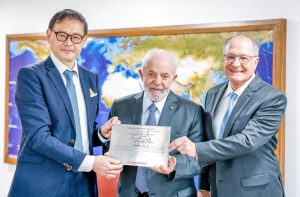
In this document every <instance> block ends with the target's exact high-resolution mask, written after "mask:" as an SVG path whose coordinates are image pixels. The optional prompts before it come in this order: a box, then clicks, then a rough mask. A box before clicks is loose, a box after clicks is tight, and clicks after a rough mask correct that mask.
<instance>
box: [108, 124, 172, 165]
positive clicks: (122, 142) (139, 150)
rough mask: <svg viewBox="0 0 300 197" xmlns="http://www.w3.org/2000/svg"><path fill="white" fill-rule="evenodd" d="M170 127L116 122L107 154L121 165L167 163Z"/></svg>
mask: <svg viewBox="0 0 300 197" xmlns="http://www.w3.org/2000/svg"><path fill="white" fill-rule="evenodd" d="M170 134H171V127H164V126H149V125H131V124H118V125H114V126H113V128H112V134H111V138H110V147H109V156H110V157H112V158H115V159H117V160H119V161H120V162H121V163H122V164H123V165H130V166H146V167H151V166H157V165H163V166H167V165H168V155H169V151H168V145H169V143H170Z"/></svg>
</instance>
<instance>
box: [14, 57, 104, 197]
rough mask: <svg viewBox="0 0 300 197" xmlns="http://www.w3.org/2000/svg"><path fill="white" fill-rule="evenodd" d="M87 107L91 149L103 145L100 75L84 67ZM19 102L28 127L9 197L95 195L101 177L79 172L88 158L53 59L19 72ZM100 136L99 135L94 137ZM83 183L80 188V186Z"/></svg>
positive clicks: (81, 74) (82, 78) (82, 80)
mask: <svg viewBox="0 0 300 197" xmlns="http://www.w3.org/2000/svg"><path fill="white" fill-rule="evenodd" d="M78 72H79V77H80V83H81V87H82V91H83V95H84V99H85V104H86V113H87V126H88V139H89V146H90V147H89V151H90V154H93V149H92V147H93V145H100V143H101V142H100V140H99V139H98V138H97V137H96V130H97V129H96V122H95V119H96V116H97V113H98V104H99V98H98V94H97V95H95V94H93V95H90V90H92V91H93V92H95V93H97V92H98V77H97V75H96V74H94V73H91V72H90V71H88V70H87V69H85V68H83V67H80V66H79V68H78ZM15 99H16V104H17V107H18V111H19V116H20V119H21V123H22V141H21V145H20V151H19V155H18V161H17V167H16V172H15V175H14V178H13V182H12V185H11V189H10V193H9V196H31V197H34V196H61V195H63V196H76V194H77V195H78V194H79V193H80V192H81V191H80V190H81V188H82V190H84V189H86V188H85V187H84V185H85V186H87V187H89V188H88V192H87V193H86V195H84V196H92V195H94V194H93V192H94V191H92V190H93V182H94V180H95V174H94V173H93V172H90V173H80V172H77V170H78V168H79V166H80V164H81V163H82V161H83V159H84V158H85V156H86V155H85V154H84V153H82V152H80V151H78V150H75V149H74V148H73V147H74V140H75V138H76V136H75V122H74V116H73V111H72V107H71V102H70V99H69V96H68V93H67V90H66V88H65V85H64V83H63V80H62V78H61V75H60V73H59V71H58V70H57V68H56V67H55V65H54V64H53V62H52V60H51V58H50V57H48V58H47V59H46V60H45V61H43V62H39V63H36V64H33V65H30V66H27V67H24V68H22V69H21V70H20V71H19V73H18V78H17V90H16V97H15ZM93 136H94V137H93ZM78 183H80V184H82V187H78V186H77V184H78Z"/></svg>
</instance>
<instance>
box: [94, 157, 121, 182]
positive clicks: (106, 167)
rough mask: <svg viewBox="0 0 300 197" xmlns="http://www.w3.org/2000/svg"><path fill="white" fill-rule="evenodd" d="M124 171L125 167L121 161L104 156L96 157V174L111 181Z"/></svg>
mask: <svg viewBox="0 0 300 197" xmlns="http://www.w3.org/2000/svg"><path fill="white" fill-rule="evenodd" d="M122 170H123V165H122V164H121V162H120V161H118V160H116V159H113V158H110V157H107V156H103V155H99V156H96V159H95V162H94V165H93V171H94V172H95V173H97V174H99V175H101V176H104V177H106V178H108V179H110V178H115V177H116V176H117V175H119V174H120V173H121V172H122Z"/></svg>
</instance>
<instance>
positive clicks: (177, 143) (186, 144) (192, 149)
mask: <svg viewBox="0 0 300 197" xmlns="http://www.w3.org/2000/svg"><path fill="white" fill-rule="evenodd" d="M175 149H177V150H178V151H179V152H180V153H181V154H183V155H187V156H190V157H197V152H196V145H195V143H194V142H192V141H191V140H190V139H189V138H187V137H186V136H183V137H180V138H177V139H175V140H174V141H173V142H172V143H171V144H169V151H170V152H171V151H173V150H175Z"/></svg>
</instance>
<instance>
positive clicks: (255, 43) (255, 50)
mask: <svg viewBox="0 0 300 197" xmlns="http://www.w3.org/2000/svg"><path fill="white" fill-rule="evenodd" d="M237 37H242V38H245V39H248V40H250V41H251V42H252V45H253V52H254V55H255V56H258V55H259V45H258V43H257V42H256V41H254V40H252V39H250V38H249V37H247V36H244V35H237V36H233V37H231V38H229V39H227V40H226V41H225V43H224V45H223V54H225V49H226V47H227V46H228V44H229V42H230V41H231V40H232V39H234V38H237Z"/></svg>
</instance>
